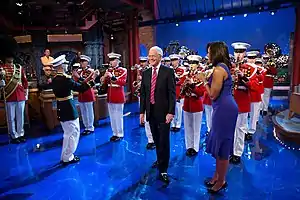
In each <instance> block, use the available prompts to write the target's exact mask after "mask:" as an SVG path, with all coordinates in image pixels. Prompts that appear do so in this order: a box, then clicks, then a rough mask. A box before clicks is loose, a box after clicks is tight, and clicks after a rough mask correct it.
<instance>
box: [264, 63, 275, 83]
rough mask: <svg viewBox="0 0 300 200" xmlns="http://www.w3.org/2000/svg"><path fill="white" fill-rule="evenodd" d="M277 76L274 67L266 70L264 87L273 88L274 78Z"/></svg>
mask: <svg viewBox="0 0 300 200" xmlns="http://www.w3.org/2000/svg"><path fill="white" fill-rule="evenodd" d="M276 75H277V70H276V68H275V67H273V66H271V67H269V68H267V72H266V74H265V79H264V87H265V88H273V86H274V77H275V76H276Z"/></svg>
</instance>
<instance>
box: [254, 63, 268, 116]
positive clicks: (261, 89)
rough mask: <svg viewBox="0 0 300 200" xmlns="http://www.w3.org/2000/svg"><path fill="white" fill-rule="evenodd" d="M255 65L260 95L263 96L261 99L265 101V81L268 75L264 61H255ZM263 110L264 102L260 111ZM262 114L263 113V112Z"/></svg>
mask: <svg viewBox="0 0 300 200" xmlns="http://www.w3.org/2000/svg"><path fill="white" fill-rule="evenodd" d="M255 64H256V65H257V76H258V80H259V82H258V83H259V93H260V95H261V99H262V100H263V96H264V79H265V74H266V71H267V70H266V69H265V68H264V67H263V60H262V59H261V58H256V59H255ZM262 108H263V102H261V104H260V110H262ZM261 112H262V111H261Z"/></svg>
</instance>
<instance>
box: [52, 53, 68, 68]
mask: <svg viewBox="0 0 300 200" xmlns="http://www.w3.org/2000/svg"><path fill="white" fill-rule="evenodd" d="M50 63H51V64H52V65H53V67H57V66H59V65H62V64H65V63H68V61H67V60H66V55H61V56H58V57H57V58H55V59H54V60H53V61H51V62H50Z"/></svg>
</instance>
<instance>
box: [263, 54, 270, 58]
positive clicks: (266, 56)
mask: <svg viewBox="0 0 300 200" xmlns="http://www.w3.org/2000/svg"><path fill="white" fill-rule="evenodd" d="M262 57H263V58H269V57H270V56H269V55H267V54H263V55H262Z"/></svg>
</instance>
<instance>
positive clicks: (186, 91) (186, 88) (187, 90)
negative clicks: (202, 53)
mask: <svg viewBox="0 0 300 200" xmlns="http://www.w3.org/2000/svg"><path fill="white" fill-rule="evenodd" d="M198 73H201V72H200V71H199V70H198V69H196V70H191V71H189V73H188V75H187V76H188V77H191V78H189V79H191V80H195V82H193V83H188V82H187V81H186V80H187V79H186V80H185V81H184V83H183V84H182V86H181V90H180V95H179V99H177V101H178V100H180V99H181V98H182V97H183V96H188V97H190V96H191V95H192V90H193V88H194V87H198V86H200V85H201V84H202V82H201V81H200V80H198V79H196V75H197V74H198Z"/></svg>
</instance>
